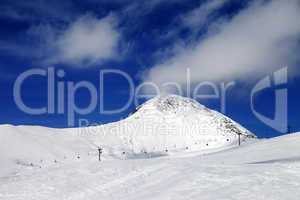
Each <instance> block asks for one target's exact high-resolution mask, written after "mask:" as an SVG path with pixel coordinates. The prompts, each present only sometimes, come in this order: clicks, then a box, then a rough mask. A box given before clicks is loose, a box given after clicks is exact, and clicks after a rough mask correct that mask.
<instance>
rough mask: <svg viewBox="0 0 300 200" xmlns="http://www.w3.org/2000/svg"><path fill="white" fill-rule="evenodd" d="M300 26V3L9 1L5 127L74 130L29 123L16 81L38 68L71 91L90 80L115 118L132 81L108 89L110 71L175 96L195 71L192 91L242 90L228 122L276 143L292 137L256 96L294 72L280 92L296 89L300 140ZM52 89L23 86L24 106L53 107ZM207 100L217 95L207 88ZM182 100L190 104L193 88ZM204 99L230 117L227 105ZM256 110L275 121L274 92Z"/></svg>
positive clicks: (2, 12)
mask: <svg viewBox="0 0 300 200" xmlns="http://www.w3.org/2000/svg"><path fill="white" fill-rule="evenodd" d="M299 19H300V5H299V2H298V1H297V0H291V1H284V0H273V1H263V0H253V1H238V0H211V1H204V0H198V1H195V0H186V1H180V0H149V1H138V0H132V1H129V0H99V1H96V0H87V1H84V2H83V1H77V0H76V1H75V0H73V1H71V0H65V1H56V0H54V1H51V2H49V1H44V0H31V1H17V0H15V1H14V0H2V1H1V3H0V25H1V31H0V100H1V104H0V123H1V124H7V123H8V124H16V125H20V124H28V125H43V126H50V127H68V116H67V115H68V113H57V112H55V113H48V114H39V115H30V114H27V113H24V112H23V111H22V110H20V108H19V107H18V106H17V105H16V102H15V100H14V96H13V87H14V84H15V81H16V79H17V77H18V76H20V74H21V73H23V72H25V71H27V70H30V69H35V68H38V69H44V70H47V69H48V68H49V67H54V69H55V70H56V71H58V70H63V71H64V72H65V76H64V77H63V78H61V79H59V80H60V81H64V83H67V82H70V81H72V82H74V83H78V82H80V81H88V82H90V83H91V84H93V85H94V86H95V88H96V89H97V91H100V90H101V89H103V91H101V92H103V93H104V95H103V97H104V99H103V102H104V103H103V106H104V107H105V109H109V108H110V109H113V108H120V107H122V106H123V105H124V104H125V102H126V101H127V99H128V95H129V92H128V91H129V87H128V82H127V81H126V80H125V79H124V77H122V76H118V75H117V74H114V75H108V76H107V77H106V78H105V80H104V83H105V84H104V86H103V88H101V85H100V84H99V73H100V71H101V70H105V69H114V70H121V71H122V72H124V73H126V74H128V75H129V76H130V77H131V78H132V81H133V83H134V85H135V87H137V86H138V85H139V84H142V83H145V82H150V81H151V82H153V83H155V84H156V85H158V87H159V88H160V89H161V91H162V92H163V93H170V92H174V91H173V90H171V89H172V88H171V89H170V88H164V87H162V85H163V84H164V83H165V82H166V81H169V82H176V83H178V85H180V86H181V87H182V88H185V87H186V70H187V68H189V70H190V79H191V89H192V90H193V89H195V87H196V86H197V84H199V83H203V82H205V81H209V82H210V83H213V84H214V85H216V86H218V87H219V86H220V85H221V84H222V83H229V82H234V85H233V86H232V87H230V88H229V89H228V91H227V93H226V113H225V114H226V115H228V116H229V117H231V118H232V119H234V120H235V121H237V122H239V123H241V124H242V125H244V126H245V127H246V128H248V129H249V130H251V131H253V132H255V133H256V134H257V135H258V136H260V137H273V136H276V135H281V134H284V133H283V132H280V131H278V130H275V129H274V128H272V127H270V126H269V125H266V124H265V123H263V122H262V121H261V120H259V119H258V118H257V117H256V116H255V115H254V113H253V112H252V110H251V106H250V105H251V103H250V99H251V98H250V94H251V90H252V89H253V87H254V86H255V85H256V84H257V83H258V82H259V81H260V80H261V79H263V78H264V77H266V76H269V75H272V73H274V72H275V71H277V70H279V69H281V68H283V67H285V66H287V67H288V81H287V84H286V85H285V86H280V87H284V88H287V89H288V122H287V124H289V126H290V127H291V130H292V131H298V130H299V129H300V126H299V124H298V118H299V114H298V113H299V112H298V111H299V106H298V102H299V97H300V95H299V92H298V88H299V86H300V85H299V83H300V82H299V78H300V75H299V69H298V65H299V63H300V62H299V46H300V43H299V38H300V22H299ZM46 89H47V82H46V79H45V78H44V77H32V78H29V79H28V80H26V83H24V85H23V86H22V98H23V100H24V102H26V104H28V105H30V106H31V107H36V108H37V107H41V106H44V105H46V104H47V91H46ZM173 89H174V88H173ZM218 89H220V88H218ZM67 92H68V91H65V93H64V94H65V96H67V95H68V93H67ZM151 92H152V91H151V90H149V89H147V88H146V89H144V90H143V93H151ZM201 92H202V94H204V93H205V94H211V92H212V90H211V88H209V87H207V88H205V87H204V88H203V90H201ZM183 94H184V95H188V94H187V91H186V90H185V89H183ZM197 100H198V101H200V103H202V104H204V105H206V106H208V107H209V108H212V109H215V110H218V111H221V107H220V98H214V99H203V98H202V99H197ZM143 101H145V99H141V100H140V102H143ZM75 102H76V105H78V106H79V107H85V106H87V105H88V104H89V102H90V94H89V93H88V92H87V91H85V90H84V89H82V90H78V93H76V98H75ZM254 102H255V103H254V104H255V108H256V110H257V111H258V112H259V113H261V114H262V115H264V116H267V117H269V118H272V117H273V116H274V115H275V112H276V111H275V110H274V107H275V103H276V102H275V88H274V87H270V88H268V89H266V90H264V91H263V92H261V93H259V94H258V95H256V96H255V101H254ZM68 103H69V101H68V99H66V98H65V99H64V104H65V105H66V106H67V105H68ZM98 103H99V102H98ZM134 107H135V105H134V103H133V102H131V104H130V106H129V107H128V108H127V109H125V110H123V111H122V112H119V113H115V114H103V113H99V106H97V108H96V109H94V110H93V111H91V112H89V113H88V114H77V115H76V120H75V124H74V126H78V119H81V118H84V119H87V120H89V121H90V122H94V123H95V122H98V123H107V122H112V121H117V120H119V119H122V118H125V117H126V116H127V115H128V114H129V113H131V112H132V111H133V110H134Z"/></svg>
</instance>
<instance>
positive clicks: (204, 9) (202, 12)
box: [181, 0, 228, 28]
mask: <svg viewBox="0 0 300 200" xmlns="http://www.w3.org/2000/svg"><path fill="white" fill-rule="evenodd" d="M227 2H228V0H211V1H207V2H206V3H204V4H202V5H201V6H200V7H198V8H195V9H194V10H192V11H191V12H189V13H188V14H186V15H184V16H182V17H181V20H182V23H183V25H184V26H187V27H191V28H197V27H198V28H199V27H201V26H203V25H204V24H205V23H206V22H207V20H208V18H209V16H210V15H211V14H212V13H213V12H214V11H216V10H218V9H219V8H221V7H222V6H223V5H224V4H225V3H227Z"/></svg>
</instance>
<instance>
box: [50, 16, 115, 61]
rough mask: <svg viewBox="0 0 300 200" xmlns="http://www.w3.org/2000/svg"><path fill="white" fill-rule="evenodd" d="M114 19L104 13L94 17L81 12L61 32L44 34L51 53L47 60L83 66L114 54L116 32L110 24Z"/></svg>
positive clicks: (112, 23)
mask: <svg viewBox="0 0 300 200" xmlns="http://www.w3.org/2000/svg"><path fill="white" fill-rule="evenodd" d="M114 25H115V19H114V18H113V17H111V16H108V17H106V18H103V19H97V18H96V17H94V16H91V15H85V16H82V17H80V18H78V19H77V20H76V21H75V22H73V23H71V24H70V25H69V26H68V27H67V28H66V29H65V30H64V31H62V32H60V31H56V32H57V34H56V35H55V36H54V39H53V34H52V37H51V34H50V35H48V36H49V37H51V38H52V39H50V40H48V42H47V46H48V48H50V51H51V52H53V55H52V56H50V58H49V59H47V63H67V64H71V65H76V66H86V65H90V64H95V63H98V62H101V61H103V60H104V59H108V58H112V57H115V56H116V55H117V45H118V41H119V37H120V35H119V33H118V31H117V30H116V29H115V27H114Z"/></svg>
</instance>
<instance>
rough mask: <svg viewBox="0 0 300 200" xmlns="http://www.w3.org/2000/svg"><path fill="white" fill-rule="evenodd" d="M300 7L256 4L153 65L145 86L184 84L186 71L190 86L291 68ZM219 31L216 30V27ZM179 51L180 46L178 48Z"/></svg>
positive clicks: (293, 0) (292, 0)
mask: <svg viewBox="0 0 300 200" xmlns="http://www.w3.org/2000/svg"><path fill="white" fill-rule="evenodd" d="M299 19H300V5H299V1H297V0H289V1H285V0H274V1H271V2H268V3H261V2H259V3H255V4H253V5H251V6H249V7H248V8H247V9H245V10H242V11H241V12H239V13H238V14H237V15H236V16H234V17H233V18H232V19H231V20H230V21H226V22H223V23H220V24H218V25H217V27H218V28H217V30H218V32H217V33H213V34H210V35H207V36H206V37H204V39H203V40H201V41H199V42H198V43H196V44H192V45H191V46H190V47H184V48H183V49H180V50H179V51H177V53H176V54H175V55H174V56H173V57H171V58H169V59H168V60H165V61H164V62H162V63H160V64H158V65H156V66H154V67H153V68H152V69H150V71H148V72H147V73H146V76H145V77H144V80H145V81H153V82H155V83H157V84H159V85H160V84H163V83H165V82H168V81H175V82H177V83H180V84H184V83H185V81H186V77H185V71H186V68H187V67H188V68H190V70H191V81H192V82H197V81H203V80H216V81H217V80H223V79H229V78H231V79H233V78H237V77H241V76H245V75H246V76H247V77H248V78H250V77H251V76H252V75H253V74H256V73H258V72H264V71H269V70H270V69H273V68H275V67H282V65H289V64H291V63H292V62H293V59H294V58H295V57H297V56H296V54H298V53H297V52H298V51H295V50H296V49H297V48H298V46H297V45H295V40H296V39H298V38H299V36H300V21H299ZM214 26H216V25H214ZM175 46H176V44H175Z"/></svg>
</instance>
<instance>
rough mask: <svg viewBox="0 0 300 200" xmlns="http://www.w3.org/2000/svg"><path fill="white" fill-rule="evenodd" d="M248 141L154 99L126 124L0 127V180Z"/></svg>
mask: <svg viewBox="0 0 300 200" xmlns="http://www.w3.org/2000/svg"><path fill="white" fill-rule="evenodd" d="M238 134H241V139H242V140H245V139H246V138H247V137H251V136H253V134H252V133H250V132H249V131H247V130H246V129H245V128H243V127H242V126H240V125H239V124H237V123H236V122H234V121H232V120H231V119H229V118H227V117H225V116H224V115H222V114H220V113H218V112H215V111H212V110H209V109H207V108H205V107H204V106H202V105H200V104H199V103H198V102H196V101H193V100H191V99H187V98H183V97H180V96H175V95H169V96H162V97H156V98H154V99H151V100H150V101H148V102H146V103H145V104H144V105H142V106H140V107H139V108H138V110H137V111H136V112H135V113H134V114H132V115H131V116H129V117H128V118H127V119H125V120H122V121H119V122H115V123H111V124H107V125H102V126H96V127H87V128H73V129H52V128H45V127H36V126H10V125H4V126H0V162H1V166H0V176H1V175H3V174H7V173H16V172H17V171H19V170H20V169H21V168H22V167H35V168H39V167H46V166H49V165H53V164H56V163H57V162H72V161H74V160H84V159H87V160H96V159H97V147H98V146H101V147H102V148H103V150H104V155H103V158H104V159H106V160H107V159H115V158H118V159H129V158H140V157H156V156H161V155H167V154H172V153H176V154H178V153H180V152H190V151H196V152H197V151H199V150H215V151H217V150H221V149H224V148H230V147H233V146H237V143H238V141H237V140H238Z"/></svg>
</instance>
